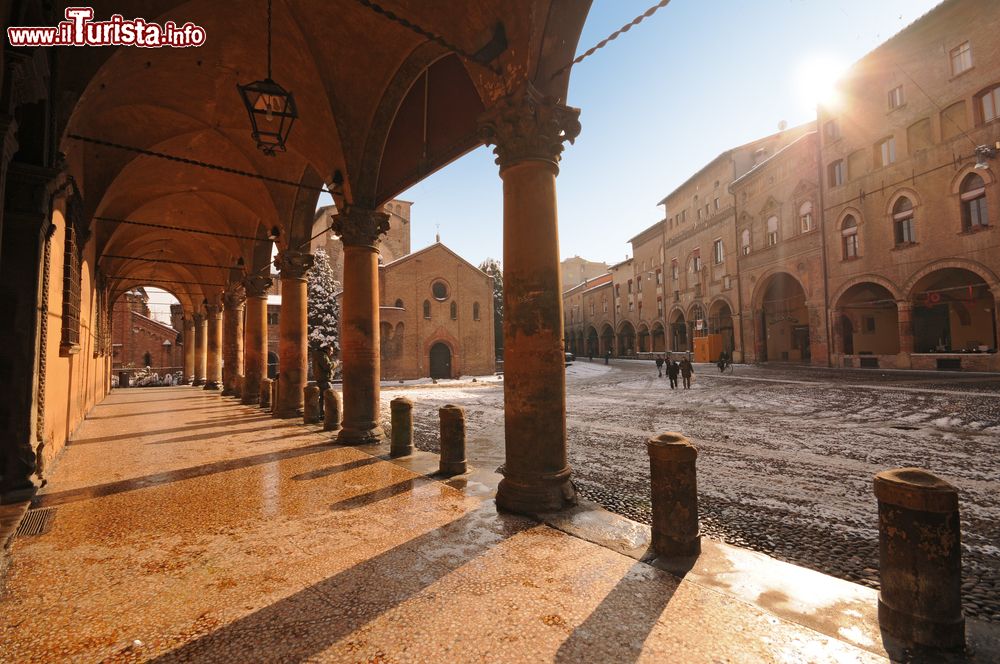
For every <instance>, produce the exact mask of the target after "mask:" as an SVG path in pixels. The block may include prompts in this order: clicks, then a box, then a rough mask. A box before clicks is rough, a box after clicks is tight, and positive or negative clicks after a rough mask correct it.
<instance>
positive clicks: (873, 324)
mask: <svg viewBox="0 0 1000 664" xmlns="http://www.w3.org/2000/svg"><path fill="white" fill-rule="evenodd" d="M833 318H834V320H833V334H834V352H836V353H841V354H842V355H844V357H845V362H844V364H845V365H846V366H871V367H876V366H890V364H887V363H885V362H881V361H880V360H879V358H878V356H880V355H896V354H897V353H899V350H900V344H899V311H898V309H897V306H896V299H895V298H894V297H893V295H892V293H891V292H890V291H889V290H888V289H887V288H886V287H885V286H883V285H881V284H877V283H872V282H862V283H858V284H855V285H853V286H851V287H850V288H848V289H847V290H846V291H844V293H843V294H842V295H841V296H840V297H839V298H838V299H837V301H836V302H835V303H834V316H833ZM854 356H858V359H857V360H855V359H854Z"/></svg>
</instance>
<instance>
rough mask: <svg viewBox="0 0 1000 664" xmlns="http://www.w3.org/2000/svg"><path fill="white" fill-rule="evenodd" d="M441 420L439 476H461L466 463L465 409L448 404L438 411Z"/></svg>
mask: <svg viewBox="0 0 1000 664" xmlns="http://www.w3.org/2000/svg"><path fill="white" fill-rule="evenodd" d="M438 417H440V418H441V461H440V464H439V466H438V474H439V475H444V476H446V477H451V476H452V475H461V474H462V473H464V472H465V471H466V470H467V468H466V462H465V409H464V408H462V407H461V406H453V405H452V404H448V405H446V406H442V407H441V408H440V409H439V410H438Z"/></svg>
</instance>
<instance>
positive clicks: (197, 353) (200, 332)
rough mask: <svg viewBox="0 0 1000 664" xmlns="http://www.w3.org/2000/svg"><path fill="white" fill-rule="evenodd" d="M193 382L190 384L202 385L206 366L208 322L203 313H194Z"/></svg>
mask: <svg viewBox="0 0 1000 664" xmlns="http://www.w3.org/2000/svg"><path fill="white" fill-rule="evenodd" d="M193 318H194V382H192V383H191V384H192V385H195V386H198V385H204V384H205V376H206V370H207V366H208V355H207V352H208V327H207V325H208V323H207V322H206V321H205V314H201V313H198V314H195V315H194V317H193Z"/></svg>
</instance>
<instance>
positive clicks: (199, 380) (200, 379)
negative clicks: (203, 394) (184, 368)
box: [191, 378, 205, 387]
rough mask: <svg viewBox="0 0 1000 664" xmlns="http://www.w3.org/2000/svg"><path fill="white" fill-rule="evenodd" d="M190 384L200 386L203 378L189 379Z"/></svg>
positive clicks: (203, 382) (203, 381) (202, 383)
mask: <svg viewBox="0 0 1000 664" xmlns="http://www.w3.org/2000/svg"><path fill="white" fill-rule="evenodd" d="M191 384H192V385H193V386H194V387H201V386H202V385H204V384H205V379H204V378H195V379H194V380H192V381H191Z"/></svg>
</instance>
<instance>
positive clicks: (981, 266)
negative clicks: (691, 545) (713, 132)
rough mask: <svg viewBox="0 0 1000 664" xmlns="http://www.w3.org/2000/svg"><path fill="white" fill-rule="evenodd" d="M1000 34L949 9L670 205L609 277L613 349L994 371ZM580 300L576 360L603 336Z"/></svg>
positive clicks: (998, 292)
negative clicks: (811, 112)
mask: <svg viewBox="0 0 1000 664" xmlns="http://www.w3.org/2000/svg"><path fill="white" fill-rule="evenodd" d="M997 34H1000V5H998V4H997V3H995V2H990V1H989V0H947V1H946V2H943V3H942V4H940V5H939V6H937V7H936V8H934V9H933V10H931V11H930V12H928V13H927V14H926V15H924V16H923V17H921V18H920V19H918V20H917V21H915V22H914V23H913V24H911V25H910V26H908V27H907V28H906V29H904V30H903V31H901V32H900V33H899V34H897V35H896V36H894V37H892V38H891V39H889V40H888V41H887V42H885V43H884V44H882V45H881V46H879V47H878V48H877V49H875V50H874V51H872V52H871V53H869V54H868V55H866V56H865V57H864V58H862V59H861V60H859V61H858V62H857V63H856V64H855V65H854V66H853V67H852V68H851V69H850V70H849V71H848V73H847V74H846V76H845V77H844V79H843V80H842V82H841V86H840V88H841V89H840V93H841V100H840V103H839V105H836V106H833V105H831V106H830V107H828V108H820V109H819V112H818V119H817V122H816V123H809V124H807V125H803V126H800V127H796V128H792V129H788V130H783V131H781V132H779V133H777V134H774V135H772V136H769V137H766V138H764V139H761V140H758V141H754V142H751V143H748V144H746V145H743V146H740V147H738V148H734V149H732V150H729V151H727V152H725V153H723V154H722V155H720V156H719V157H717V158H716V159H715V160H713V161H712V162H710V163H709V164H707V165H706V166H704V167H703V168H702V169H701V170H700V171H698V172H697V173H695V174H694V175H693V176H692V177H691V178H689V179H688V180H687V181H686V182H685V183H684V184H682V185H681V186H680V187H678V188H677V189H675V190H674V191H673V192H672V193H670V194H669V195H668V196H667V197H666V198H664V199H663V200H662V201H661V202H660V204H661V205H663V206H664V211H665V215H664V218H663V220H661V221H660V222H658V223H657V224H654V225H653V226H651V227H649V228H647V229H645V230H644V231H642V232H641V233H639V234H638V235H636V236H635V237H633V238H632V239H631V244H632V251H633V257H632V258H630V259H628V260H626V261H624V262H622V263H619V264H617V265H614V266H612V267H611V268H610V270H609V275H608V276H609V278H610V281H611V286H612V289H613V311H612V314H613V320H612V321H611V322H610V325H611V329H612V330H613V331H614V332H613V342H614V343H613V344H610V345H608V346H607V347H609V348H611V349H612V352H613V353H615V354H618V355H630V356H643V355H645V354H648V353H651V352H659V351H660V350H661V349H666V350H669V351H682V352H688V351H693V352H694V354H695V358H696V359H698V360H700V361H708V360H714V359H716V358H717V357H718V355H719V353H721V352H726V353H730V354H731V355H732V357H733V358H734V359H736V360H737V361H751V362H795V363H806V364H814V365H822V366H828V365H830V366H838V367H881V368H915V369H965V370H990V371H997V370H1000V356H998V354H997V352H996V351H997V328H998V325H1000V318H998V310H1000V251H998V250H997V247H998V246H1000V243H998V242H997V239H996V233H997V230H996V221H997V217H998V214H1000V187H998V185H997V171H998V167H1000V154H998V153H1000V74H998V72H1000V43H998V42H997V40H996V35H997ZM584 292H586V291H585V289H581V288H579V287H573V288H570V289H569V290H567V292H566V295H565V297H564V300H565V304H566V307H567V309H571V310H573V311H576V310H577V308H579V310H580V318H579V319H577V318H576V317H575V314H574V317H573V318H570V317H568V318H567V335H566V339H567V344H573V343H576V344H577V346H578V347H579V345H580V338H581V332H582V338H583V339H585V340H586V339H587V338H589V336H588V335H589V331H588V329H589V327H597V324H596V321H594V320H592V317H589V316H590V314H589V310H588V308H587V307H586V306H582V298H583V294H584ZM568 316H569V314H568ZM604 324H605V322H602V323H601V325H604ZM597 329H598V330H600V329H602V328H601V327H597ZM660 330H663V333H664V337H663V341H662V343H661V342H660V337H659V333H660ZM596 336H597V339H598V340H599V342H600V341H602V340H603V339H604V337H603V333H602V332H600V331H598V332H597V333H596ZM603 347H604V346H602V348H603Z"/></svg>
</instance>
